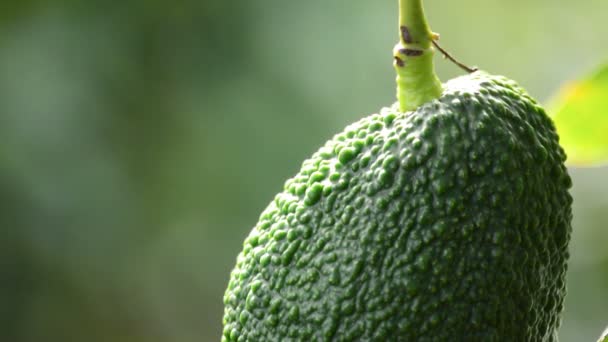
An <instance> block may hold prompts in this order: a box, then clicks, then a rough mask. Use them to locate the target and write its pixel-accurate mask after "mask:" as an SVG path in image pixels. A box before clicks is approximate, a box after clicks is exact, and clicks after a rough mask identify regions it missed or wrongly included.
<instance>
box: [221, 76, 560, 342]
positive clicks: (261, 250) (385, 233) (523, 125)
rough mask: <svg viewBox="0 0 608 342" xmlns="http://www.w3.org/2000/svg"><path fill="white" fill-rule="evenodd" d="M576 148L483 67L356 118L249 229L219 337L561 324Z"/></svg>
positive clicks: (550, 334) (539, 333) (444, 336)
mask: <svg viewBox="0 0 608 342" xmlns="http://www.w3.org/2000/svg"><path fill="white" fill-rule="evenodd" d="M565 158H566V157H565V154H564V152H563V150H562V149H561V148H560V147H559V145H558V137H557V134H556V132H555V129H554V126H553V124H552V122H551V121H550V119H549V118H548V117H547V116H546V114H545V113H544V111H543V109H542V108H541V107H540V106H539V105H538V104H537V103H536V102H535V101H534V100H533V99H532V98H530V97H529V96H528V95H527V94H526V93H525V92H524V91H523V90H522V89H521V88H520V87H519V86H517V85H516V84H515V83H514V82H513V81H510V80H508V79H506V78H504V77H497V76H490V75H488V74H486V73H483V72H475V73H473V74H470V75H467V76H463V77H460V78H457V79H454V80H452V81H450V82H448V83H446V84H445V85H444V92H443V94H442V96H441V98H439V99H437V100H433V101H430V102H428V103H426V104H424V105H423V106H421V107H419V108H418V109H416V110H415V111H410V112H406V113H399V112H398V111H397V110H396V109H395V108H384V109H382V110H381V111H380V113H379V114H374V115H371V116H369V117H366V118H364V119H362V120H360V121H358V122H356V123H354V124H352V125H350V126H348V127H347V128H346V129H345V131H344V132H342V133H340V134H337V135H336V136H335V137H334V138H333V139H332V140H330V141H328V142H327V143H326V144H325V146H324V147H322V148H321V149H320V150H319V151H318V152H316V153H315V154H313V156H312V157H311V158H310V159H308V160H306V161H305V162H304V163H303V166H302V169H301V171H300V172H299V173H298V174H297V175H296V176H295V177H293V178H292V179H290V180H288V181H287V182H286V183H285V187H284V191H283V192H281V193H279V194H278V195H277V196H276V197H275V199H274V200H273V201H272V202H271V203H270V205H269V206H268V207H267V208H266V209H265V210H264V212H263V213H262V215H261V216H260V219H259V222H258V223H257V225H256V226H255V227H254V228H253V230H252V231H251V233H250V235H249V236H248V237H247V239H246V240H245V242H244V247H243V251H242V252H241V253H240V254H239V256H238V258H237V263H236V267H235V269H234V270H233V272H232V274H231V276H230V281H229V285H228V288H227V290H226V292H225V296H224V303H225V311H224V318H223V324H224V329H223V336H222V340H223V341H359V340H361V341H552V340H555V339H556V337H555V332H556V329H557V327H558V326H559V322H560V312H561V311H562V303H563V299H564V295H565V283H564V281H565V272H566V261H567V259H568V249H567V245H568V241H569V239H570V232H571V227H570V221H571V217H572V214H571V202H572V198H571V197H570V195H569V193H568V188H569V187H570V186H571V181H570V177H569V176H568V173H567V170H566V168H565V167H564V160H565Z"/></svg>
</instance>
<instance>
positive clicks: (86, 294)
mask: <svg viewBox="0 0 608 342" xmlns="http://www.w3.org/2000/svg"><path fill="white" fill-rule="evenodd" d="M396 9H397V2H396V1H394V0H392V1H382V2H380V1H370V0H354V1H353V0H351V1H346V0H334V1H326V0H308V1H284V0H283V1H279V0H266V1H246V2H242V3H241V2H233V1H220V0H217V1H205V0H198V1H194V0H176V1H152V0H142V1H121V2H113V1H102V0H89V1H76V0H71V1H70V0H63V1H59V0H58V1H50V0H46V1H45V0H19V1H16V0H15V1H12V0H5V1H3V2H2V4H1V5H0V139H1V140H0V141H1V144H0V188H1V189H2V190H1V191H0V201H1V203H3V205H2V207H3V209H2V215H0V221H1V225H2V230H1V232H0V324H1V326H0V340H2V341H13V342H21V341H36V342H39V341H90V342H95V341H117V342H120V341H134V342H137V341H146V342H155V341H180V342H182V341H183V342H188V341H218V340H219V336H220V332H221V317H222V310H223V306H222V295H223V291H224V287H225V285H226V283H227V280H228V275H229V272H230V270H231V268H232V266H233V265H234V262H235V259H236V255H237V253H238V252H239V251H240V249H241V244H242V241H243V240H244V238H245V236H246V234H247V233H248V231H249V230H250V229H251V227H252V226H253V225H254V223H255V221H256V220H257V217H258V215H259V213H260V212H261V211H262V209H263V208H264V207H265V206H266V204H267V203H268V202H269V201H270V200H271V198H272V197H273V195H274V194H275V193H276V192H278V191H279V190H280V189H281V187H282V185H283V182H284V181H285V180H286V179H287V178H288V177H290V176H291V175H293V174H295V173H296V172H297V170H298V169H299V166H300V163H301V161H302V160H303V159H304V158H305V157H307V156H309V155H310V154H312V152H313V151H315V150H316V148H318V147H319V146H321V144H322V143H323V142H324V141H325V140H326V139H328V138H329V137H331V136H332V135H333V134H334V133H336V132H338V131H340V130H341V129H342V128H343V127H344V126H346V125H347V124H348V123H350V122H353V121H355V120H357V119H358V118H360V117H362V116H364V115H367V114H370V113H373V112H375V111H377V110H378V109H379V108H380V107H382V106H384V105H389V104H391V103H392V102H393V99H394V88H395V85H394V72H393V69H392V66H391V63H392V60H391V50H392V47H393V45H394V43H395V42H396V41H397V29H396V25H397V24H396V23H397V12H396ZM426 9H427V13H428V16H429V20H430V22H431V24H432V27H433V30H434V31H437V32H440V33H441V34H442V43H443V46H444V47H446V48H448V49H449V50H450V51H451V52H452V53H453V54H454V55H456V56H458V57H459V58H460V59H461V60H463V61H465V62H466V63H469V64H475V65H478V66H480V67H481V68H483V69H485V70H488V71H491V72H493V73H501V74H505V75H508V76H509V77H511V78H513V79H516V80H518V81H519V82H520V83H521V84H522V85H523V86H525V87H526V88H527V89H528V90H529V91H530V92H531V93H532V94H533V95H534V96H536V97H537V98H538V99H540V100H541V101H545V102H546V100H548V98H549V96H550V95H551V94H552V93H553V92H554V91H555V90H556V89H557V87H558V86H559V84H561V83H562V82H565V81H567V80H569V79H572V78H576V77H578V76H579V75H580V74H581V73H583V72H586V71H589V70H590V69H592V68H593V66H594V65H596V64H597V63H599V62H601V61H602V60H603V59H605V58H608V26H607V25H606V14H607V13H608V2H606V1H599V0H597V1H584V2H573V1H570V2H564V3H559V4H557V3H556V2H555V1H554V0H535V1H530V0H527V1H524V0H510V1H506V0H483V1H482V0H460V1H447V0H444V1H438V0H428V1H426ZM437 67H438V72H439V75H440V76H441V78H442V79H443V80H447V79H449V78H451V77H453V76H455V75H458V74H460V71H459V70H458V69H457V68H456V67H455V66H453V65H452V64H450V63H448V62H447V61H441V60H440V59H439V58H438V59H437ZM571 173H572V176H573V178H574V189H573V191H572V193H573V195H574V197H575V202H574V214H575V219H574V233H573V241H572V244H571V246H572V247H571V255H572V258H571V262H570V270H569V283H568V285H569V295H568V297H567V300H566V312H565V315H564V319H563V325H562V329H561V332H560V336H561V340H562V341H593V340H594V339H595V338H597V337H598V336H599V334H600V333H601V331H602V330H603V328H604V327H605V325H606V324H608V305H606V303H608V248H606V241H608V229H606V222H608V195H607V194H608V168H595V169H571Z"/></svg>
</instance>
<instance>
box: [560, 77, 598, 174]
mask: <svg viewBox="0 0 608 342" xmlns="http://www.w3.org/2000/svg"><path fill="white" fill-rule="evenodd" d="M549 113H553V115H552V117H553V120H554V121H555V125H556V126H557V132H558V134H559V136H560V144H561V145H562V146H563V147H564V149H565V150H566V154H567V155H568V160H567V163H568V164H569V165H574V166H593V165H598V164H603V163H608V65H605V66H603V67H602V68H600V69H599V70H598V71H596V72H595V73H593V74H591V75H590V76H589V77H587V78H586V79H582V80H579V81H575V82H570V83H566V84H565V85H564V86H562V88H561V89H560V90H559V91H558V93H557V96H556V97H555V98H554V99H553V101H552V103H551V104H550V105H549Z"/></svg>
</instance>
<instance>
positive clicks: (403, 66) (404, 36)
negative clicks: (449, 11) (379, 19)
mask: <svg viewBox="0 0 608 342" xmlns="http://www.w3.org/2000/svg"><path fill="white" fill-rule="evenodd" d="M399 36H400V39H399V42H398V43H397V45H395V48H394V49H393V57H394V63H393V65H394V67H395V70H396V71H397V100H398V101H399V110H400V111H402V112H406V111H410V110H414V109H416V108H418V107H419V106H420V105H422V104H424V103H426V102H428V101H431V100H433V99H437V98H439V97H440V96H441V93H442V91H443V89H442V87H441V82H440V81H439V78H438V77H437V75H436V74H435V65H434V63H433V55H434V53H435V50H434V49H433V44H432V41H433V37H434V33H433V32H431V30H430V28H429V25H428V24H427V21H426V17H425V15H424V9H423V8H422V0H399Z"/></svg>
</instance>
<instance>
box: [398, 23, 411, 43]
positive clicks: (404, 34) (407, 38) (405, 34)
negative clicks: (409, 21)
mask: <svg viewBox="0 0 608 342" xmlns="http://www.w3.org/2000/svg"><path fill="white" fill-rule="evenodd" d="M399 29H400V30H401V39H403V42H404V43H406V44H411V43H412V36H411V35H410V30H408V28H407V26H405V25H403V26H399Z"/></svg>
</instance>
